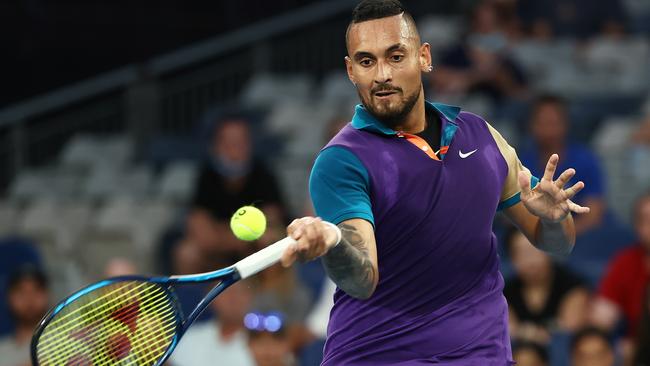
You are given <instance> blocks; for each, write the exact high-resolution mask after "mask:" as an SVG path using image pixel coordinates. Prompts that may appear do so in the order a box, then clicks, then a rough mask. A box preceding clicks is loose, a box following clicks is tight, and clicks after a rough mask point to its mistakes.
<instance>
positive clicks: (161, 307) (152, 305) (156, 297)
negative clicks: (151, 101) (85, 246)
mask: <svg viewBox="0 0 650 366" xmlns="http://www.w3.org/2000/svg"><path fill="white" fill-rule="evenodd" d="M329 226H331V227H332V228H333V229H334V230H335V231H336V234H337V235H336V237H337V240H336V242H335V243H328V245H329V246H335V245H336V244H338V241H339V240H340V238H341V232H340V230H339V229H338V227H336V226H335V225H333V224H329ZM295 242H296V241H295V240H293V239H292V238H290V237H287V238H284V239H282V240H280V241H278V242H276V243H274V244H271V245H269V246H268V247H266V248H264V249H262V250H260V251H258V252H256V253H254V254H252V255H250V256H248V257H246V258H244V259H242V260H241V261H239V262H237V263H236V264H235V265H233V266H231V267H227V268H224V269H220V270H216V271H213V272H207V273H200V274H194V275H184V276H171V277H142V276H125V277H116V278H111V279H107V280H104V281H100V282H97V283H95V284H92V285H90V286H88V287H86V288H83V289H81V290H80V291H78V292H76V293H75V294H73V295H71V296H69V297H68V298H66V299H65V300H63V301H61V302H60V303H59V304H58V305H56V306H55V307H54V308H53V309H52V310H50V312H49V313H48V314H47V315H45V317H44V318H43V320H41V322H40V324H39V326H38V328H37V329H36V332H35V333H34V337H33V339H32V344H31V353H32V362H33V364H34V365H35V366H113V365H115V366H118V365H119V366H126V365H132V366H158V365H162V363H163V362H165V360H167V358H168V357H169V355H171V353H172V352H173V351H174V348H175V347H176V345H177V344H178V341H179V340H180V338H181V337H182V336H183V334H184V333H185V331H186V330H187V329H188V328H189V327H190V326H191V325H192V323H193V322H194V320H195V319H196V318H197V317H198V316H199V315H200V314H201V312H202V311H203V310H204V309H205V308H206V307H207V306H208V304H209V303H210V302H211V301H212V300H213V299H214V298H215V297H216V296H217V295H219V294H220V293H221V292H222V291H223V290H225V289H226V288H227V287H228V286H230V285H232V284H233V283H235V282H237V281H239V280H240V279H245V278H247V277H250V276H252V275H254V274H256V273H257V272H259V271H262V270H264V269H266V268H268V267H270V266H272V265H273V264H275V263H277V262H278V261H279V260H280V258H281V257H282V253H283V252H284V250H285V249H286V248H287V247H289V246H290V245H293V244H295ZM208 281H219V282H218V284H217V285H216V286H215V287H213V288H212V290H210V292H209V293H208V294H207V295H206V296H205V297H204V298H203V299H202V300H201V301H200V302H199V303H198V304H197V305H196V307H195V308H194V310H193V311H192V312H191V313H190V314H189V316H185V315H184V314H183V312H182V311H181V308H180V304H179V302H178V299H177V298H176V295H175V293H174V288H173V286H174V285H175V284H182V283H201V282H208ZM197 366H198V365H197Z"/></svg>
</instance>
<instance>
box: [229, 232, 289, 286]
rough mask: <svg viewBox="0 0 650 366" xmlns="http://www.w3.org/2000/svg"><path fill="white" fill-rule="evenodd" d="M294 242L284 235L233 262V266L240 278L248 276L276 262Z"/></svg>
mask: <svg viewBox="0 0 650 366" xmlns="http://www.w3.org/2000/svg"><path fill="white" fill-rule="evenodd" d="M295 243H296V241H295V240H294V239H293V238H291V237H286V238H284V239H282V240H280V241H277V242H275V243H273V244H271V245H269V246H268V247H266V248H264V249H262V250H260V251H258V252H255V253H253V254H251V255H249V256H248V257H246V258H244V259H242V260H240V261H239V262H237V263H235V266H234V267H235V269H236V270H237V272H239V276H240V277H241V278H242V279H244V278H248V277H250V276H252V275H254V274H256V273H257V272H259V271H262V270H265V269H267V268H269V267H271V266H272V265H274V264H276V263H277V262H278V261H279V260H280V258H282V253H284V251H285V250H286V249H287V248H288V247H289V245H292V244H295Z"/></svg>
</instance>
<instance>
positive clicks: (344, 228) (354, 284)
mask: <svg viewBox="0 0 650 366" xmlns="http://www.w3.org/2000/svg"><path fill="white" fill-rule="evenodd" d="M338 227H339V229H341V241H340V242H339V244H338V245H337V246H335V247H334V248H332V249H330V250H329V251H328V252H327V254H325V255H324V256H323V264H324V266H325V270H326V271H327V274H328V275H329V277H330V278H331V279H332V281H334V283H336V285H337V286H338V287H339V288H340V289H341V290H343V291H345V293H347V294H348V295H350V296H352V297H355V298H358V299H367V298H369V297H370V296H371V295H372V294H373V292H374V291H375V288H376V287H377V282H378V281H379V269H378V266H377V246H376V244H375V234H374V232H373V227H372V225H371V224H370V223H369V222H368V221H366V220H363V219H350V220H346V221H343V222H341V223H340V224H339V225H338Z"/></svg>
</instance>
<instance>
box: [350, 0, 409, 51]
mask: <svg viewBox="0 0 650 366" xmlns="http://www.w3.org/2000/svg"><path fill="white" fill-rule="evenodd" d="M400 14H404V19H406V21H407V22H409V23H410V24H412V25H413V28H415V29H417V27H416V26H415V20H414V19H413V16H412V15H411V13H409V12H408V10H406V7H405V6H404V5H402V3H401V2H399V1H398V0H363V1H361V2H360V3H359V4H357V6H356V7H355V8H354V10H352V20H351V21H350V24H349V25H348V29H347V31H346V32H345V40H346V43H347V40H348V32H349V31H350V27H351V26H352V24H357V23H362V22H365V21H368V20H375V19H382V18H388V17H392V16H395V15H400Z"/></svg>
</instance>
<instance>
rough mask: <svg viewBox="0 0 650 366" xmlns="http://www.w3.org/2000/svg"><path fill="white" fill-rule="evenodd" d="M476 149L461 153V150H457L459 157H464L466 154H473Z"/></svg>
mask: <svg viewBox="0 0 650 366" xmlns="http://www.w3.org/2000/svg"><path fill="white" fill-rule="evenodd" d="M476 150H478V149H474V150H472V151H470V152H468V153H463V152H462V151H460V150H458V156H460V158H461V159H465V158H467V157H468V156H470V155H472V154H474V153H475V152H476Z"/></svg>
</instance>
